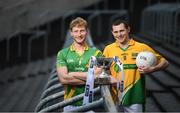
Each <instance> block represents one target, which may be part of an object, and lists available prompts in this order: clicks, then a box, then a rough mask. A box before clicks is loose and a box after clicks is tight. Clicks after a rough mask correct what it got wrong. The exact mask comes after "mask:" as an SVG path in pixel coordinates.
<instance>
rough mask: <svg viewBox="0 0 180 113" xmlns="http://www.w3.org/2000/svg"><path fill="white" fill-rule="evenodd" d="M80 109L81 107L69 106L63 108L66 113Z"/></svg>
mask: <svg viewBox="0 0 180 113" xmlns="http://www.w3.org/2000/svg"><path fill="white" fill-rule="evenodd" d="M78 107H79V106H72V105H68V106H65V107H64V108H63V111H64V112H68V111H71V110H74V109H76V108H78Z"/></svg>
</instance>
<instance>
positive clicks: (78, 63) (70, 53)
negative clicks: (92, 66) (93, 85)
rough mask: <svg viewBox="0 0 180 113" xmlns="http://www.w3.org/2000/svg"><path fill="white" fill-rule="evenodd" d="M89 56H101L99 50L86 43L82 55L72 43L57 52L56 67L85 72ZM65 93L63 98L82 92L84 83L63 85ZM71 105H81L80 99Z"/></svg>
mask: <svg viewBox="0 0 180 113" xmlns="http://www.w3.org/2000/svg"><path fill="white" fill-rule="evenodd" d="M91 56H96V57H99V56H102V53H101V51H99V50H97V49H95V48H90V47H88V46H87V45H86V49H85V51H84V53H83V54H82V55H79V54H78V53H76V51H75V49H74V48H73V45H71V46H70V47H68V48H65V49H62V50H61V51H59V52H58V54H57V61H56V66H57V67H63V66H66V67H67V69H68V72H87V71H88V63H89V59H90V57H91ZM64 88H65V95H64V99H65V100H66V99H68V98H71V97H74V96H76V95H79V94H81V93H84V90H85V85H65V86H64ZM72 105H76V106H81V105H82V100H81V101H78V102H74V103H73V104H72Z"/></svg>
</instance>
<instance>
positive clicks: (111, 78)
mask: <svg viewBox="0 0 180 113" xmlns="http://www.w3.org/2000/svg"><path fill="white" fill-rule="evenodd" d="M110 83H111V84H112V85H117V83H118V80H117V79H116V78H114V77H113V76H111V75H110Z"/></svg>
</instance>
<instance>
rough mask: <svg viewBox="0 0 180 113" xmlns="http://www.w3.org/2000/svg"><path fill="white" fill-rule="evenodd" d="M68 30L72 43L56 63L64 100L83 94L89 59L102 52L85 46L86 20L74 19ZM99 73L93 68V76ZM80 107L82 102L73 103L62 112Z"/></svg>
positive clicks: (59, 53)
mask: <svg viewBox="0 0 180 113" xmlns="http://www.w3.org/2000/svg"><path fill="white" fill-rule="evenodd" d="M69 29H70V34H71V36H72V38H73V43H72V45H71V46H70V47H67V48H64V49H62V50H60V51H59V52H58V54H57V61H56V67H57V73H58V77H59V80H60V82H61V84H63V85H64V89H65V95H64V99H65V100H66V99H69V98H71V97H74V96H76V95H79V94H81V93H84V90H85V83H86V76H87V71H88V63H89V59H90V57H91V56H96V57H98V56H102V52H100V51H99V50H97V49H95V48H90V47H89V46H88V45H87V44H86V37H87V33H88V28H87V22H86V20H84V19H83V18H80V17H77V18H75V19H74V20H72V21H71V23H70V27H69ZM100 72H101V69H100V68H97V67H95V69H94V75H98V73H100ZM81 105H82V100H80V101H77V102H74V103H72V104H71V105H69V106H66V107H64V111H69V110H73V109H74V108H76V107H77V106H81Z"/></svg>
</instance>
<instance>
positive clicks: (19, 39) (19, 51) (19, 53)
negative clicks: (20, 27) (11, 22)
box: [18, 35, 22, 57]
mask: <svg viewBox="0 0 180 113" xmlns="http://www.w3.org/2000/svg"><path fill="white" fill-rule="evenodd" d="M21 38H22V37H21V35H19V37H18V57H21V54H22V52H21V51H22V45H21V44H22V39H21Z"/></svg>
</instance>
